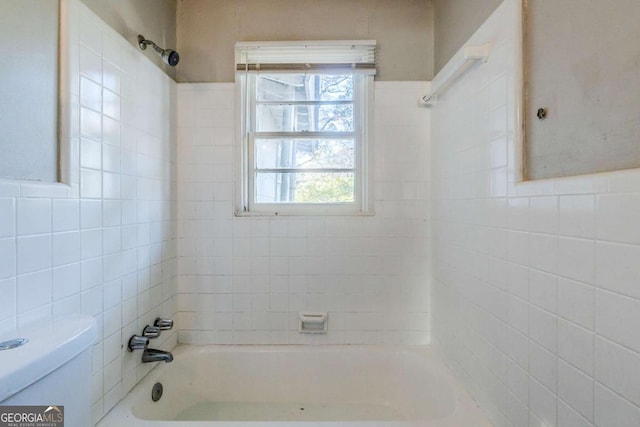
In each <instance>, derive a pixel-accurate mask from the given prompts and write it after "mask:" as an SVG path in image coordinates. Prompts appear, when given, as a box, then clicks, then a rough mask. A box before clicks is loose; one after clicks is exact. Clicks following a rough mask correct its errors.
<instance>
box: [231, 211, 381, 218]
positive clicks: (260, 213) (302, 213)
mask: <svg viewBox="0 0 640 427" xmlns="http://www.w3.org/2000/svg"><path fill="white" fill-rule="evenodd" d="M375 214H376V213H375V212H362V211H351V212H350V211H330V210H329V211H327V210H322V209H318V210H304V211H291V210H288V211H287V210H284V211H278V212H273V211H254V212H243V211H235V212H234V213H233V215H234V216H235V217H239V218H241V217H281V216H348V217H357V216H375Z"/></svg>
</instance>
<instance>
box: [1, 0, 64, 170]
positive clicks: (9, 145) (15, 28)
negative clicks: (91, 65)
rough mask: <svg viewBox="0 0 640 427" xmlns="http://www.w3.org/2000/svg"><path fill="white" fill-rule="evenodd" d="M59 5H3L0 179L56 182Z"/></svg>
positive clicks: (12, 0)
mask: <svg viewBox="0 0 640 427" xmlns="http://www.w3.org/2000/svg"><path fill="white" fill-rule="evenodd" d="M59 14H60V8H59V2H58V1H56V0H2V11H1V12H0V58H1V60H0V77H1V78H2V84H1V85H0V179H6V178H9V179H19V180H31V181H44V182H57V180H58V75H59V67H58V63H59V59H58V58H59V22H60V19H59Z"/></svg>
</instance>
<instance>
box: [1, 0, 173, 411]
mask: <svg viewBox="0 0 640 427" xmlns="http://www.w3.org/2000/svg"><path fill="white" fill-rule="evenodd" d="M69 8H70V9H69V20H68V23H69V27H68V34H69V38H70V45H69V52H70V60H71V63H70V66H69V73H70V76H69V77H70V78H69V80H70V82H71V87H70V92H71V93H70V95H71V96H70V99H71V105H70V106H69V107H70V109H71V117H70V121H71V123H70V125H71V132H70V133H71V136H72V138H73V140H72V141H71V144H70V147H71V155H70V159H71V161H72V164H71V165H70V166H71V174H70V176H71V180H70V185H68V186H66V185H62V184H55V185H47V184H42V185H40V184H34V183H19V182H15V181H2V182H0V295H2V298H0V331H6V330H10V329H12V328H14V327H15V326H16V325H18V324H23V323H28V322H32V321H37V320H40V319H42V318H47V317H57V316H61V315H64V314H68V313H76V312H82V313H87V314H91V315H93V316H95V317H96V318H97V320H98V325H99V327H98V335H99V340H98V342H97V343H96V345H95V346H94V349H93V390H92V402H93V415H94V416H93V418H94V420H96V421H97V420H98V419H100V418H101V417H102V416H103V415H104V414H105V413H106V412H107V411H109V410H110V409H111V408H112V407H113V406H114V405H115V403H117V401H118V400H119V399H120V398H121V397H122V396H124V395H125V394H126V393H127V392H128V391H129V390H130V388H131V387H132V386H133V385H134V384H135V383H136V382H137V380H139V379H140V378H141V377H142V376H144V375H145V374H146V372H148V370H149V369H150V367H151V366H150V365H152V364H147V365H144V366H143V365H141V364H140V362H139V361H140V356H141V355H140V354H139V353H136V354H129V353H128V352H127V351H126V344H127V341H128V339H129V336H130V335H132V334H133V333H135V332H140V331H141V330H142V328H143V327H144V325H145V324H147V323H149V322H152V321H153V319H154V318H155V317H156V316H160V315H162V316H168V317H172V316H173V315H174V314H175V312H176V307H177V303H176V300H177V298H176V293H177V268H176V259H177V258H176V240H175V234H176V214H175V209H174V208H172V206H173V204H174V203H175V199H176V181H175V179H176V173H175V171H176V158H177V155H176V143H175V104H176V84H175V82H173V81H172V80H171V79H169V78H168V77H166V75H165V74H164V73H163V72H162V71H160V70H159V69H158V68H156V67H155V66H154V65H152V63H151V62H150V61H148V60H147V59H146V58H145V56H144V53H141V52H139V51H137V50H136V49H134V48H133V47H132V46H130V45H129V43H128V42H127V41H126V40H124V39H122V38H121V37H120V36H119V35H117V34H116V33H115V32H114V31H113V30H111V29H110V28H109V27H107V26H106V24H104V23H103V22H102V21H100V20H99V19H98V18H97V17H96V16H95V15H94V14H93V13H92V12H90V11H89V9H87V8H86V7H85V6H84V5H82V4H81V3H80V2H79V1H71V2H69ZM78 56H79V57H78ZM78 111H80V114H79V116H78V114H77V112H78ZM74 147H75V151H74ZM78 151H79V152H78ZM74 159H76V160H77V163H73V160H74ZM78 181H79V192H78V191H77V190H78ZM76 193H79V194H80V197H79V198H78V197H77V196H76ZM131 283H133V288H131ZM136 286H138V287H136ZM176 340H177V334H176V333H175V331H174V332H172V333H168V334H167V333H165V334H163V336H162V338H161V339H160V340H158V341H160V342H158V343H157V345H158V346H161V347H162V348H171V347H173V346H174V345H175V343H176ZM154 344H156V343H154Z"/></svg>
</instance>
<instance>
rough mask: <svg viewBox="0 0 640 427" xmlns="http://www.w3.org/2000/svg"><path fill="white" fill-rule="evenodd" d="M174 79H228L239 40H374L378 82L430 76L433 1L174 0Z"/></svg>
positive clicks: (431, 73)
mask: <svg viewBox="0 0 640 427" xmlns="http://www.w3.org/2000/svg"><path fill="white" fill-rule="evenodd" d="M177 21H178V24H177V25H178V31H177V32H178V36H177V37H178V50H179V51H180V53H181V54H182V55H183V56H182V62H181V63H180V66H178V67H177V79H178V81H179V82H185V83H189V82H191V83H195V82H207V83H211V82H217V83H221V82H233V81H234V80H235V63H234V47H235V43H236V42H238V41H268V40H272V41H291V40H353V39H365V40H370V39H374V40H377V42H378V48H377V50H376V60H377V68H378V74H377V75H376V80H386V81H397V80H403V81H408V80H427V79H431V78H432V77H433V55H432V54H431V52H432V51H433V13H432V7H431V1H430V0H427V1H425V0H394V1H380V0H350V1H344V0H323V1H316V0H274V1H268V2H266V1H264V0H189V1H180V2H178V18H177Z"/></svg>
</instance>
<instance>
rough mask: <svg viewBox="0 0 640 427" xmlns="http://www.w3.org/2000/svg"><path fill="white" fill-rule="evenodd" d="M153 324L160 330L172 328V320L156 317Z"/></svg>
mask: <svg viewBox="0 0 640 427" xmlns="http://www.w3.org/2000/svg"><path fill="white" fill-rule="evenodd" d="M153 325H154V326H157V327H158V328H160V330H162V331H168V330H169V329H173V320H171V319H162V318H160V317H158V318H157V319H156V321H155V322H153Z"/></svg>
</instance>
